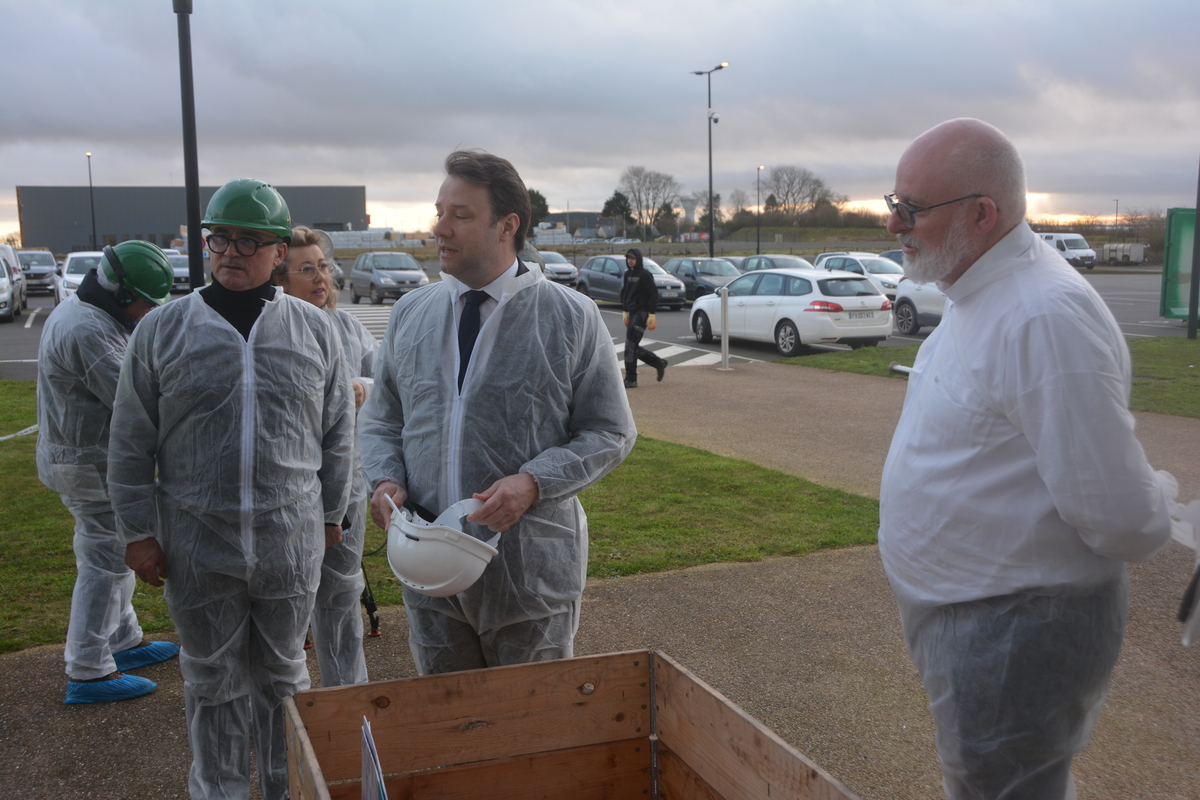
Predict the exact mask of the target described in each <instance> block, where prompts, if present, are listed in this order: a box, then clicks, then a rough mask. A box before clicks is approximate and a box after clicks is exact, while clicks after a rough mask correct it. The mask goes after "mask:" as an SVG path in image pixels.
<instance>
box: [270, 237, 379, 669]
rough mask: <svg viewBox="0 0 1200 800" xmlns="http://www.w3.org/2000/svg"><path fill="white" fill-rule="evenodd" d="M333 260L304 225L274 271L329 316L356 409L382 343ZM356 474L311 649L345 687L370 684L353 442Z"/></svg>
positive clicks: (361, 500)
mask: <svg viewBox="0 0 1200 800" xmlns="http://www.w3.org/2000/svg"><path fill="white" fill-rule="evenodd" d="M329 271H330V261H329V258H328V257H327V256H326V255H325V252H324V251H323V250H322V249H321V239H320V235H319V234H318V233H317V232H316V231H314V230H312V229H311V228H306V227H303V226H300V227H296V228H293V229H292V244H291V247H289V248H288V252H287V257H286V258H285V259H284V260H283V263H281V264H280V265H279V266H278V267H276V268H275V283H276V284H278V285H279V286H281V287H282V288H283V291H284V292H285V293H287V294H290V295H292V296H293V297H297V298H299V299H301V300H305V301H307V302H309V303H312V304H313V305H314V306H317V307H318V308H323V309H325V310H326V311H327V312H328V313H329V317H330V321H331V322H332V323H333V327H334V328H335V329H336V330H337V332H338V335H339V337H340V338H341V341H342V350H343V351H344V352H345V355H346V361H347V363H348V366H349V368H350V375H351V377H352V380H353V387H354V403H355V407H356V408H357V407H358V406H361V405H362V404H363V401H364V400H365V399H366V396H367V391H368V389H369V387H370V385H371V383H372V380H371V377H372V375H374V373H375V351H376V349H377V348H378V343H377V342H376V341H375V338H374V337H373V336H371V334H370V333H369V332H368V331H367V329H366V328H364V327H363V325H362V323H361V322H359V321H358V320H357V319H356V318H355V317H354V316H353V315H351V314H348V313H347V312H345V311H341V310H339V309H338V308H337V290H336V289H335V288H334V285H333V278H332V276H331V275H330V274H329ZM353 464H354V475H353V476H352V481H351V488H350V505H349V507H348V509H347V512H346V514H347V516H348V517H349V520H350V525H349V526H348V527H347V528H346V529H345V531H344V532H343V534H342V539H341V541H332V540H330V539H327V540H326V543H325V544H326V547H325V560H324V562H323V563H322V566H321V584H320V587H319V588H318V589H317V601H316V606H315V607H314V608H313V615H312V633H313V647H314V648H315V649H316V651H317V665H318V666H319V667H320V668H321V685H322V686H342V685H345V684H349V683H363V682H365V681H366V680H367V663H366V659H365V658H364V656H363V622H362V612H361V611H360V610H359V602H358V598H359V596H360V595H361V594H362V590H363V574H362V552H363V537H364V534H365V531H366V504H367V487H366V482H365V480H364V479H363V475H362V467H361V466H360V463H359V456H358V444H357V437H356V439H355V454H354V461H353Z"/></svg>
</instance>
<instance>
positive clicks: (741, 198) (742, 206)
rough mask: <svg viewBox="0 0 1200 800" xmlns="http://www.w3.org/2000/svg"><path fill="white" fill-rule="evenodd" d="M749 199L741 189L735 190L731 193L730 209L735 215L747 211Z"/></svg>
mask: <svg viewBox="0 0 1200 800" xmlns="http://www.w3.org/2000/svg"><path fill="white" fill-rule="evenodd" d="M748 202H749V198H748V197H747V196H746V193H745V192H743V191H742V190H741V189H734V190H733V191H732V192H730V193H729V209H730V212H731V213H733V214H740V213H742V212H743V211H745V210H746V203H748Z"/></svg>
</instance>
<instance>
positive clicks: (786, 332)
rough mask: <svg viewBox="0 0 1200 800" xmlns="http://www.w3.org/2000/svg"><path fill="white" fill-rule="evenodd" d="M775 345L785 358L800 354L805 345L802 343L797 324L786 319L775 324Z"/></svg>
mask: <svg viewBox="0 0 1200 800" xmlns="http://www.w3.org/2000/svg"><path fill="white" fill-rule="evenodd" d="M775 347H776V349H778V350H779V352H780V353H781V354H782V355H783V356H784V357H785V358H791V357H792V356H798V355H800V350H801V349H802V348H803V345H801V344H800V332H799V331H798V330H796V324H795V323H794V322H792V321H791V320H788V319H785V320H784V321H783V322H781V323H779V324H778V325H776V326H775Z"/></svg>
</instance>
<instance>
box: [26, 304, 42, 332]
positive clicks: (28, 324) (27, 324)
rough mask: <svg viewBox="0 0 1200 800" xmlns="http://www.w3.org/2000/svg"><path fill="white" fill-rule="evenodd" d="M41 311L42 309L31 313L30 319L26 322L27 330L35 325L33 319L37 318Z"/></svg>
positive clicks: (36, 309)
mask: <svg viewBox="0 0 1200 800" xmlns="http://www.w3.org/2000/svg"><path fill="white" fill-rule="evenodd" d="M39 311H41V309H40V308H35V309H34V310H33V311H30V312H29V319H27V320H25V327H26V328H28V327H29V326H31V325H33V318H34V317H35V316H37V312H39Z"/></svg>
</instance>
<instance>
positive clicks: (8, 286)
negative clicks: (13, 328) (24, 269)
mask: <svg viewBox="0 0 1200 800" xmlns="http://www.w3.org/2000/svg"><path fill="white" fill-rule="evenodd" d="M28 306H29V297H28V296H27V294H26V292H25V276H24V275H22V274H21V270H20V268H19V267H17V265H16V264H12V263H9V260H8V259H7V258H5V257H3V256H0V322H12V321H13V320H15V319H16V318H17V317H19V316H21V311H22V310H23V309H25V308H27V307H28Z"/></svg>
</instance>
